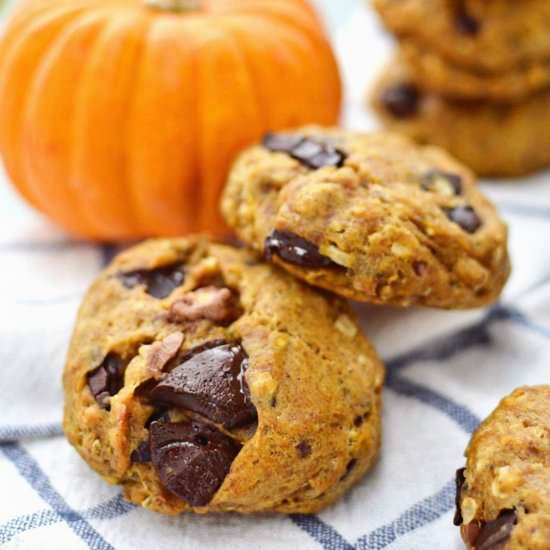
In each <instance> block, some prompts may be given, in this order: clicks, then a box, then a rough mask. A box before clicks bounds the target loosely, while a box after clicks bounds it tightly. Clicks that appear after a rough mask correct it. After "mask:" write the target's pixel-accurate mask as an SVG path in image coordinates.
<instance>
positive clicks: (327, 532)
mask: <svg viewBox="0 0 550 550" xmlns="http://www.w3.org/2000/svg"><path fill="white" fill-rule="evenodd" d="M290 519H291V520H292V521H293V522H294V523H295V524H296V525H297V526H298V527H300V529H302V530H304V531H305V532H306V533H307V534H308V535H309V536H310V537H311V538H312V539H313V540H315V541H316V542H318V543H319V544H320V545H321V546H322V547H323V548H324V549H325V550H353V545H351V544H350V543H349V542H348V541H347V540H346V539H345V538H344V537H342V535H340V533H338V531H336V529H334V528H333V527H331V526H330V525H328V524H327V523H325V522H324V521H323V520H321V519H319V518H318V517H317V516H309V515H304V514H293V515H291V516H290Z"/></svg>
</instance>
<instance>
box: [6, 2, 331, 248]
mask: <svg viewBox="0 0 550 550" xmlns="http://www.w3.org/2000/svg"><path fill="white" fill-rule="evenodd" d="M340 100H341V85H340V78H339V74H338V69H337V65H336V62H335V59H334V56H333V53H332V50H331V48H330V45H329V42H328V40H327V37H326V35H325V33H324V30H323V27H322V24H321V23H320V21H319V19H318V17H317V15H316V13H315V11H314V10H313V8H312V6H311V5H310V4H309V3H308V2H307V0H24V1H23V2H22V3H21V5H20V7H19V10H18V11H16V13H15V14H14V16H13V17H12V18H11V20H10V21H9V23H8V25H7V27H6V29H5V32H4V35H3V37H2V39H1V42H0V153H1V155H2V157H3V160H4V164H5V167H6V169H7V171H8V174H9V176H10V179H11V180H12V181H13V183H14V184H15V186H16V187H17V189H18V190H19V192H20V194H21V195H22V196H23V197H24V198H25V199H26V200H27V201H28V202H29V203H30V204H32V205H33V206H34V207H35V208H37V209H38V210H40V211H42V212H44V213H45V214H47V215H48V216H49V217H50V218H52V219H53V220H56V221H57V222H58V223H59V224H60V225H62V226H63V227H65V228H66V229H67V230H69V231H70V232H72V233H73V234H75V235H78V236H81V237H86V238H93V239H102V240H118V239H132V238H139V237H145V236H151V235H155V236H162V235H166V236H169V235H176V234H182V233H187V232H190V231H203V230H206V231H209V232H211V233H213V234H218V235H219V234H220V233H222V232H223V231H224V225H223V222H222V219H221V216H220V213H219V205H218V201H219V195H220V192H221V188H222V186H223V184H224V181H225V177H226V174H227V170H228V168H229V166H230V163H231V161H232V159H233V158H234V156H235V155H236V153H237V152H238V151H239V150H240V149H241V148H242V147H244V146H246V145H248V144H250V143H251V142H253V141H256V140H258V139H259V138H260V137H261V136H262V135H263V134H264V133H266V132H267V131H271V130H275V131H276V130H280V129H283V128H286V127H290V126H297V125H300V124H303V123H310V122H315V123H320V124H334V123H336V122H337V119H338V115H339V110H340Z"/></svg>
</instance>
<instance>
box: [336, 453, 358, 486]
mask: <svg viewBox="0 0 550 550" xmlns="http://www.w3.org/2000/svg"><path fill="white" fill-rule="evenodd" d="M356 464H357V459H356V458H352V459H351V460H350V461H349V462H348V463H347V465H346V471H345V472H344V474H343V475H342V477H341V478H340V481H344V480H345V479H347V478H348V477H349V475H350V474H351V471H352V470H353V469H354V468H355V465H356Z"/></svg>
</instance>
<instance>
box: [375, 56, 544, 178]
mask: <svg viewBox="0 0 550 550" xmlns="http://www.w3.org/2000/svg"><path fill="white" fill-rule="evenodd" d="M370 104H371V106H372V108H373V109H374V110H375V111H376V113H377V114H378V115H379V117H380V119H381V120H382V122H383V124H384V126H385V127H386V128H387V129H388V130H391V131H396V132H399V133H402V134H404V135H406V136H409V137H411V138H413V139H415V140H417V141H419V142H421V143H432V144H434V145H438V146H440V147H443V148H444V149H446V150H447V151H449V152H450V153H451V154H453V155H454V156H455V157H457V158H458V159H460V160H461V161H462V162H464V163H465V164H467V165H468V166H469V167H470V168H472V169H473V170H474V171H475V172H476V173H477V174H479V175H483V176H505V177H507V176H520V175H525V174H528V173H530V172H533V171H535V170H538V169H540V168H544V167H546V166H548V165H550V133H549V132H548V130H547V127H548V116H549V113H550V92H549V91H544V92H539V93H537V94H535V95H533V96H530V97H529V98H528V99H526V100H524V101H521V102H519V103H513V104H497V103H493V102H485V101H476V100H472V101H458V100H451V99H445V98H444V97H442V96H440V95H437V94H434V93H430V92H427V91H425V90H423V89H422V88H421V87H420V86H419V85H418V83H417V82H416V81H415V80H414V79H413V78H412V76H411V72H410V70H409V69H408V68H407V66H406V65H405V64H404V63H403V62H402V60H401V59H400V58H395V59H394V60H393V61H392V62H390V63H389V64H388V65H387V67H386V68H385V70H384V71H383V73H382V75H381V77H380V79H379V81H378V82H377V83H376V85H375V87H374V89H373V90H372V92H371V93H370Z"/></svg>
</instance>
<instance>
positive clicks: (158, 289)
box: [118, 263, 185, 299]
mask: <svg viewBox="0 0 550 550" xmlns="http://www.w3.org/2000/svg"><path fill="white" fill-rule="evenodd" d="M118 278H119V280H120V281H121V282H122V284H123V285H124V286H125V287H126V288H134V287H136V286H139V285H143V286H145V291H146V292H147V294H150V295H151V296H153V297H154V298H159V299H162V298H166V297H167V296H169V295H170V294H171V292H172V291H173V290H174V289H175V288H177V287H178V286H180V285H181V284H182V283H183V282H184V280H185V272H184V268H183V266H182V265H181V264H180V263H177V264H172V265H167V266H163V267H157V268H155V269H137V270H135V271H128V272H127V273H119V274H118Z"/></svg>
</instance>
